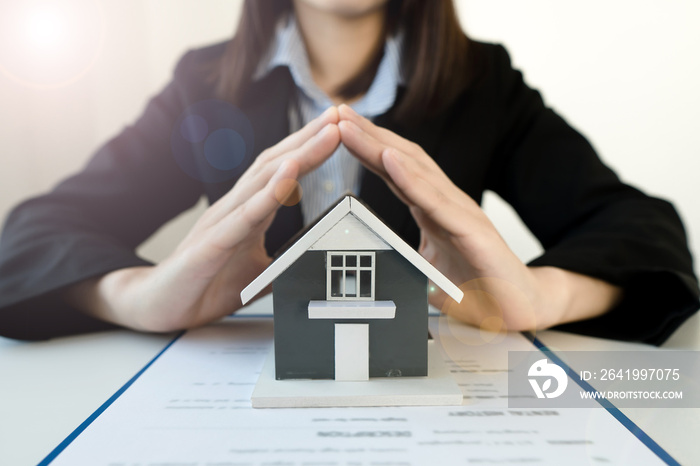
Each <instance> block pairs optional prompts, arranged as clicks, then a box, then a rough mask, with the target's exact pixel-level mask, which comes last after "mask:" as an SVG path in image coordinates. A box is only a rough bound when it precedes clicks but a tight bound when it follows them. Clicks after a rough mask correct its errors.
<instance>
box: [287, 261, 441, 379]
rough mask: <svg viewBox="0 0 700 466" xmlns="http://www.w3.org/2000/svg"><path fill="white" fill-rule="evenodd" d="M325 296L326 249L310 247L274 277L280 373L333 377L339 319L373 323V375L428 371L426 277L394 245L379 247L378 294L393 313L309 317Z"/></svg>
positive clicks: (288, 377)
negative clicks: (371, 316)
mask: <svg viewBox="0 0 700 466" xmlns="http://www.w3.org/2000/svg"><path fill="white" fill-rule="evenodd" d="M325 299H326V251H307V252H306V253H304V254H303V255H302V256H301V257H299V259H297V260H296V261H295V262H294V263H293V264H292V265H291V266H290V267H289V268H288V269H287V270H285V271H284V272H283V273H282V274H280V275H279V276H278V277H277V278H276V279H275V280H274V282H273V306H274V315H275V330H274V335H275V365H276V378H277V379H333V378H334V377H335V354H334V347H335V342H334V334H335V327H334V324H335V323H344V322H348V323H368V324H369V354H370V356H369V358H370V360H369V372H370V377H387V376H425V375H427V357H428V355H427V338H428V279H427V278H426V277H425V275H423V274H422V273H421V272H420V271H419V270H418V269H416V268H415V267H414V266H413V265H412V264H411V263H410V262H408V261H407V260H406V259H405V258H404V257H403V256H402V255H401V254H399V253H398V252H396V251H394V250H383V251H376V259H375V299H376V300H392V301H394V303H395V304H396V317H395V318H394V319H376V320H375V319H372V320H367V321H362V320H359V319H352V320H347V319H338V320H331V319H309V318H308V306H309V301H310V300H325Z"/></svg>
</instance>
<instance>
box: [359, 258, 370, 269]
mask: <svg viewBox="0 0 700 466" xmlns="http://www.w3.org/2000/svg"><path fill="white" fill-rule="evenodd" d="M360 267H372V256H360Z"/></svg>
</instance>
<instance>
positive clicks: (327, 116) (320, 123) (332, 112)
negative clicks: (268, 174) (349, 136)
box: [260, 106, 339, 161]
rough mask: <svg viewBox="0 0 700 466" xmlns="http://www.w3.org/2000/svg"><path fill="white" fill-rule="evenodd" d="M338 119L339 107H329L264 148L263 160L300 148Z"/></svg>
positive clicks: (261, 155)
mask: <svg viewBox="0 0 700 466" xmlns="http://www.w3.org/2000/svg"><path fill="white" fill-rule="evenodd" d="M338 121H339V117H338V108H337V107H335V106H332V107H329V108H328V109H326V111H324V112H323V113H322V114H321V115H319V116H318V117H316V118H314V119H313V120H311V121H310V122H308V123H307V124H306V125H304V126H303V127H302V128H301V129H299V130H298V131H296V132H294V133H292V134H290V135H289V136H287V137H286V138H284V139H282V140H281V141H280V142H278V143H277V144H275V145H274V146H272V147H270V148H269V149H266V150H264V151H263V152H262V153H261V154H260V157H262V160H263V161H268V160H271V159H275V158H277V157H279V156H280V155H283V154H285V153H287V152H289V151H292V150H295V149H298V148H299V147H301V146H302V145H303V144H304V143H305V142H307V141H308V140H309V139H311V138H312V137H314V136H315V135H316V134H317V133H319V132H320V131H321V130H323V128H325V127H326V126H327V125H328V124H337V123H338Z"/></svg>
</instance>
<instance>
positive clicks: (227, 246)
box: [67, 107, 340, 331]
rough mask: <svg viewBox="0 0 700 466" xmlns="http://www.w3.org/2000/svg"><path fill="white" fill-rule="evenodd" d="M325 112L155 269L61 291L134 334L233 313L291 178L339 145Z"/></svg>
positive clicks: (267, 155) (257, 269) (256, 270)
mask: <svg viewBox="0 0 700 466" xmlns="http://www.w3.org/2000/svg"><path fill="white" fill-rule="evenodd" d="M337 123H338V111H337V109H336V108H335V107H331V108H330V109H328V110H327V111H326V112H324V113H323V114H322V115H321V116H319V117H318V118H316V119H315V120H313V121H311V122H309V124H307V125H306V126H305V127H304V128H302V129H300V130H299V131H298V132H296V133H294V134H292V135H290V136H288V137H287V138H286V139H284V140H282V141H281V142H279V143H278V144H276V145H275V146H273V147H271V148H269V149H267V150H265V151H264V152H263V153H261V154H260V156H258V158H257V159H256V160H255V162H254V163H253V164H252V165H251V167H250V168H249V169H248V170H247V171H246V172H245V173H244V174H243V175H242V176H241V178H240V179H239V180H238V181H237V182H236V184H235V186H234V187H233V188H232V189H231V190H230V191H229V192H228V193H227V194H226V195H224V196H223V197H222V198H221V199H219V200H218V201H217V202H216V203H214V204H213V205H212V206H210V207H209V208H208V209H207V211H206V212H205V213H204V214H203V215H202V217H201V218H200V219H199V221H198V222H197V223H196V224H195V225H194V227H193V228H192V230H191V231H190V232H189V234H188V235H187V237H186V238H185V239H184V240H183V241H182V243H180V245H179V246H178V247H177V249H176V250H175V251H174V252H173V253H172V254H171V255H170V256H169V257H167V258H166V259H165V260H163V261H162V262H161V263H160V264H158V265H156V266H152V267H134V268H127V269H122V270H117V271H115V272H111V273H108V274H106V275H104V276H103V277H101V278H99V279H96V280H91V281H87V282H83V283H80V284H78V285H75V286H73V287H71V288H70V289H69V290H68V292H67V298H68V300H69V301H70V302H71V303H72V304H74V305H76V306H77V307H79V308H81V309H83V310H85V311H87V312H88V313H90V314H92V315H94V316H96V317H99V318H102V319H104V320H107V321H110V322H113V323H116V324H120V325H124V326H127V327H130V328H134V329H137V330H146V331H170V330H177V329H183V328H189V327H194V326H198V325H202V324H204V323H207V322H210V321H213V320H215V319H218V318H220V317H223V316H225V315H227V314H230V313H231V312H233V311H235V310H237V309H238V308H240V307H241V299H240V293H241V290H242V289H243V288H244V287H245V286H247V285H248V284H249V283H250V282H251V281H252V280H253V279H254V278H255V277H256V276H257V275H258V274H260V273H261V272H262V271H263V270H264V269H265V268H266V267H267V266H268V265H269V264H270V262H271V259H270V257H269V256H268V255H267V252H266V251H265V247H264V238H265V232H266V231H267V229H268V228H269V226H270V224H271V223H272V220H273V219H274V216H275V213H276V211H277V209H278V207H279V206H280V205H281V203H282V202H283V201H285V199H286V198H287V197H288V196H289V195H293V193H294V191H295V190H296V187H297V183H296V181H295V180H296V179H297V178H298V177H300V176H303V175H304V174H306V173H308V172H310V171H312V170H314V169H316V168H317V167H318V166H319V165H321V164H322V163H323V162H324V161H325V160H326V159H328V157H330V155H331V154H333V152H334V151H335V149H336V148H337V147H338V144H339V143H340V133H339V131H338V126H337Z"/></svg>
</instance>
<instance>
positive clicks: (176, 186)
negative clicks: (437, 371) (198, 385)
mask: <svg viewBox="0 0 700 466" xmlns="http://www.w3.org/2000/svg"><path fill="white" fill-rule="evenodd" d="M295 44H296V45H295ZM212 98H219V99H220V100H219V101H218V102H221V100H226V101H229V102H232V103H235V104H236V105H237V106H238V107H240V109H241V110H242V113H243V115H245V118H242V120H246V121H248V120H249V122H250V128H252V129H251V130H250V133H251V134H252V135H254V138H250V139H251V140H252V139H254V141H255V142H254V143H253V142H251V140H249V141H247V142H246V141H244V142H243V145H244V146H245V150H244V152H246V153H248V152H251V154H249V155H250V157H248V158H245V160H244V161H243V162H241V164H240V166H236V165H235V164H234V165H231V166H227V165H226V164H225V163H224V164H223V168H225V170H224V171H225V172H226V173H230V174H231V176H230V177H229V176H224V177H217V176H215V175H216V174H217V173H218V172H216V170H213V169H212V168H211V166H209V167H207V166H204V165H203V164H204V162H203V160H204V158H207V157H204V158H203V157H199V156H198V154H200V152H198V151H201V150H203V149H202V147H201V142H202V140H201V138H200V137H199V136H197V135H196V134H195V133H197V128H199V127H200V126H201V125H204V126H203V127H206V125H207V122H206V121H205V122H204V123H201V122H199V120H197V121H194V120H192V118H195V117H196V116H197V115H199V114H197V115H195V114H194V113H192V110H191V109H192V108H196V109H197V111H198V112H200V113H206V112H207V111H209V110H207V109H206V108H205V107H206V106H207V105H214V106H217V105H220V103H216V102H215V103H211V102H212V101H211V100H210V99H212ZM347 103H349V104H351V105H352V106H353V107H354V108H355V109H356V110H357V111H358V112H359V113H362V114H364V116H362V115H360V114H358V113H357V112H356V111H354V110H353V109H352V108H351V107H350V106H348V105H346V104H347ZM324 109H325V111H324ZM232 111H233V112H234V113H235V111H234V110H232ZM222 112H223V113H224V114H225V113H226V111H224V110H220V109H219V108H218V107H217V108H215V109H213V110H211V113H216V114H222ZM319 114H320V115H319ZM192 115H195V117H192ZM366 117H368V118H366ZM233 118H234V119H236V118H239V116H234V117H233ZM211 124H212V123H211V122H209V125H210V126H211ZM198 125H199V126H198ZM246 125H247V123H246V124H242V127H244V129H241V130H240V132H241V133H246V130H245V128H247V127H248V126H246ZM173 128H175V129H176V130H177V129H178V128H180V129H181V131H180V133H181V134H180V135H179V136H178V135H177V134H176V133H177V131H176V130H173ZM206 131H207V130H206V129H205V130H204V133H206ZM290 132H291V134H289V133H290ZM204 133H202V134H204ZM173 134H176V135H175V136H173ZM287 134H289V135H288V136H287ZM183 135H184V136H183ZM239 136H240V135H239ZM285 136H286V137H285ZM182 137H184V138H185V139H187V140H188V141H189V142H190V143H191V144H189V145H188V144H185V145H184V146H181V145H179V144H180V142H177V141H180V139H182ZM232 137H233V136H232ZM178 138H180V139H178ZM243 139H245V138H243ZM205 145H206V143H205ZM182 147H185V148H184V149H182ZM253 147H254V148H253ZM171 152H174V153H175V159H173V158H172V157H171ZM258 154H259V155H258ZM256 155H257V156H256ZM205 156H206V154H205ZM253 156H256V157H253ZM207 162H208V163H209V165H212V164H214V165H216V164H215V162H213V161H212V160H210V159H207ZM193 167H194V168H193ZM209 172H211V173H213V174H214V175H212V177H208V175H207V173H209ZM188 174H189V175H190V176H188ZM320 174H321V175H320ZM334 174H335V178H333V176H334ZM324 176H326V177H327V178H324ZM293 180H299V183H300V184H301V187H302V188H305V191H304V194H303V198H302V200H301V206H299V205H298V204H297V205H295V206H292V207H282V208H280V203H281V202H283V203H288V202H287V199H288V198H289V196H290V195H293V192H294V191H295V190H296V188H297V183H296V182H294V181H293ZM345 189H351V190H354V191H355V192H356V193H357V194H359V195H360V196H361V197H362V198H363V199H364V200H365V201H366V202H367V203H368V204H369V205H370V206H371V207H372V208H373V209H374V210H375V211H376V212H377V213H378V214H379V216H380V217H382V218H383V219H384V220H385V221H386V222H387V223H388V224H389V225H390V226H391V227H392V228H394V229H395V230H396V231H397V232H398V233H399V234H401V235H402V236H403V237H404V238H406V239H407V240H408V241H410V242H413V243H414V244H415V245H416V246H418V247H419V251H420V252H421V254H423V255H424V256H425V257H426V258H427V259H428V260H429V261H430V262H431V263H432V264H433V265H435V266H436V267H437V268H438V269H439V270H441V271H442V272H443V273H444V274H445V275H447V277H448V278H450V279H451V280H452V281H453V282H454V283H457V284H459V285H460V286H461V288H462V289H463V291H465V299H464V300H463V302H462V303H461V304H459V305H457V304H456V303H454V302H452V301H450V300H449V298H446V297H445V296H443V295H438V294H435V295H433V296H431V301H432V302H433V304H435V305H437V306H439V307H440V308H441V309H442V310H443V311H444V312H447V313H449V314H451V315H454V316H455V317H457V318H459V319H461V320H463V321H465V322H467V323H470V324H473V325H477V326H482V327H486V328H489V329H507V330H531V329H541V328H548V327H551V326H555V325H559V324H568V325H564V326H563V327H562V328H565V329H568V330H573V331H578V332H583V333H592V334H597V335H601V336H606V337H615V338H626V339H639V340H643V341H647V342H651V343H660V342H662V341H663V340H664V339H665V338H667V337H668V336H669V335H670V334H671V332H673V330H674V329H675V328H676V327H677V326H678V325H680V323H681V322H682V321H683V320H684V319H685V318H687V317H688V316H689V315H691V314H692V313H693V312H694V311H695V310H696V309H697V307H698V299H697V297H698V287H697V280H696V279H695V277H694V275H693V272H692V260H691V258H690V254H689V252H688V250H687V247H686V240H685V235H684V232H683V227H682V225H681V224H680V221H679V219H678V217H677V215H676V214H675V211H674V210H673V208H672V207H671V206H670V205H669V204H667V203H665V202H663V201H660V200H657V199H652V198H649V197H647V196H645V195H643V194H642V193H640V192H639V191H637V190H635V189H633V188H631V187H629V186H626V185H624V184H622V183H621V182H620V181H619V180H618V178H617V177H616V176H615V175H614V174H613V173H612V172H611V171H610V170H609V169H608V168H607V167H605V166H604V165H602V164H601V162H600V161H599V160H598V158H597V156H596V155H595V153H594V152H593V150H592V148H591V147H590V145H589V144H588V143H587V142H586V141H585V140H584V139H583V138H582V137H581V136H580V135H579V134H578V133H577V132H575V131H574V130H573V129H572V128H570V127H569V126H568V125H567V124H566V123H565V122H564V121H563V120H562V119H561V118H559V117H558V116H557V115H556V114H554V113H553V112H552V111H551V110H549V109H547V108H545V107H544V104H543V103H542V100H541V98H540V96H539V94H538V93H537V92H536V91H533V90H531V89H529V88H528V87H527V86H526V85H525V84H524V83H523V81H522V77H521V75H520V73H518V72H517V71H514V70H513V69H512V68H511V66H510V61H509V58H508V55H507V53H506V52H505V50H503V48H502V47H500V46H495V45H490V44H480V43H477V42H474V41H470V40H469V39H467V38H466V37H465V36H464V35H463V33H462V32H461V30H460V28H459V24H458V21H457V19H456V16H455V13H454V8H453V5H452V3H451V1H449V0H444V1H435V2H433V1H431V2H421V1H409V0H406V1H403V2H402V1H398V0H389V1H386V0H363V1H351V0H293V1H291V2H283V1H276V0H266V1H247V2H246V4H245V6H244V11H243V15H242V19H241V23H240V25H239V29H238V32H237V35H236V37H235V38H234V40H232V41H231V42H230V43H228V44H219V45H217V46H213V47H209V48H206V49H202V50H198V51H194V52H190V53H189V54H187V55H186V56H185V57H184V58H183V59H182V60H181V62H180V64H179V65H178V67H177V69H176V72H175V78H174V80H173V82H172V83H171V84H170V85H169V86H168V87H167V88H166V89H165V90H164V91H163V92H162V93H161V94H160V95H159V96H157V97H156V98H155V99H153V101H152V102H151V104H150V105H149V107H148V108H147V110H146V112H145V114H144V115H143V116H142V118H141V119H140V120H139V121H138V122H137V123H136V125H135V126H134V127H132V128H129V129H127V130H126V131H125V132H124V133H123V134H121V135H120V136H118V137H117V138H115V139H114V140H113V141H111V142H110V143H109V144H107V145H106V146H105V147H104V148H103V149H102V150H100V151H99V152H98V153H97V154H96V155H95V157H94V158H93V160H92V161H91V163H90V164H89V165H88V167H87V168H86V169H85V171H83V172H82V173H80V174H78V175H76V176H75V177H73V178H71V179H68V180H66V181H65V182H63V183H62V184H61V185H59V186H58V187H57V188H56V189H55V190H54V192H52V193H50V194H48V195H46V196H43V197H41V198H37V199H34V200H30V201H28V202H26V203H24V204H23V205H21V206H19V207H18V208H17V209H16V210H15V211H14V212H13V213H12V214H11V216H10V217H9V219H8V222H7V225H6V227H5V232H4V235H3V240H2V243H1V245H0V247H1V250H0V277H2V279H1V280H0V296H2V298H0V332H3V334H5V335H7V336H10V337H16V338H43V337H47V336H53V335H59V334H65V333H73V332H79V331H86V330H96V329H99V328H105V327H108V326H109V325H110V324H116V325H119V326H125V327H129V328H133V329H137V330H144V331H170V330H175V329H182V328H189V327H193V326H198V325H202V324H204V323H207V322H210V321H212V320H215V319H217V318H220V317H222V316H224V315H226V314H229V313H231V312H234V311H235V310H236V309H238V308H239V307H240V298H239V295H240V291H241V289H242V288H244V287H245V286H246V285H247V284H248V283H249V282H250V281H252V279H253V278H254V277H256V276H257V275H258V274H259V273H260V272H261V271H262V270H264V268H265V267H266V266H267V265H268V264H269V263H270V261H271V258H270V256H271V254H272V253H273V251H274V250H276V249H277V248H278V247H279V246H281V245H282V244H283V243H284V242H285V241H286V240H287V239H289V238H290V237H291V236H292V235H293V234H294V232H295V231H296V230H297V229H298V228H299V227H301V226H302V223H303V222H306V223H308V222H310V221H311V220H312V219H313V217H314V216H315V215H317V214H318V213H320V212H321V211H322V210H323V208H325V207H327V206H328V204H329V202H330V201H329V199H330V198H332V196H337V194H339V193H342V192H343V191H344V190H345ZM485 189H492V190H494V191H496V192H497V193H499V194H500V195H501V196H502V197H503V198H504V199H505V200H507V201H508V202H510V203H511V204H512V205H513V206H514V207H515V208H516V210H517V211H518V213H519V214H520V216H521V217H522V218H523V220H524V221H525V223H526V224H527V225H528V226H529V227H530V228H531V229H532V231H533V232H534V233H535V234H536V235H537V236H538V238H539V239H540V240H541V241H542V243H543V245H544V246H545V249H546V252H545V254H544V255H543V256H542V257H540V258H538V259H537V260H535V261H534V262H533V263H531V264H529V265H525V264H523V263H522V262H520V261H519V260H518V259H517V257H516V256H515V255H514V254H513V253H512V252H511V251H510V250H509V248H508V247H507V245H506V244H505V243H504V241H503V240H502V239H501V238H500V236H499V235H498V232H497V231H496V230H495V228H494V227H493V225H492V224H491V223H490V222H489V220H488V219H487V218H486V216H485V215H484V214H483V212H482V211H481V210H480V208H479V206H478V201H479V200H480V198H481V195H482V192H483V190H485ZM324 191H327V192H325V193H324ZM202 194H206V195H207V197H208V198H209V200H210V201H211V202H212V205H211V207H210V208H209V209H208V210H207V211H206V213H205V214H204V215H203V216H202V218H201V219H199V221H198V222H197V224H196V225H195V226H194V227H193V229H192V230H191V231H190V233H189V234H188V235H187V237H186V238H185V239H184V240H183V241H182V243H181V244H180V245H179V246H178V247H177V249H176V250H175V251H173V253H172V254H171V255H170V256H169V257H168V258H166V259H165V260H164V261H162V262H161V263H160V264H157V265H152V264H148V263H146V262H145V261H143V260H141V259H139V258H138V257H137V256H135V254H134V252H133V249H134V248H135V247H136V246H137V245H138V244H139V243H140V242H141V241H143V240H144V239H145V238H146V237H148V236H149V235H150V234H151V233H152V232H153V231H155V229H157V228H158V227H159V226H160V225H161V224H162V223H164V222H165V221H166V220H167V219H169V218H171V217H173V216H174V215H176V214H177V213H179V212H180V211H182V210H184V209H186V208H188V207H189V206H191V205H192V204H194V203H195V202H196V200H197V199H198V198H199V197H200V196H201V195H202ZM574 322H575V323H574Z"/></svg>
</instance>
